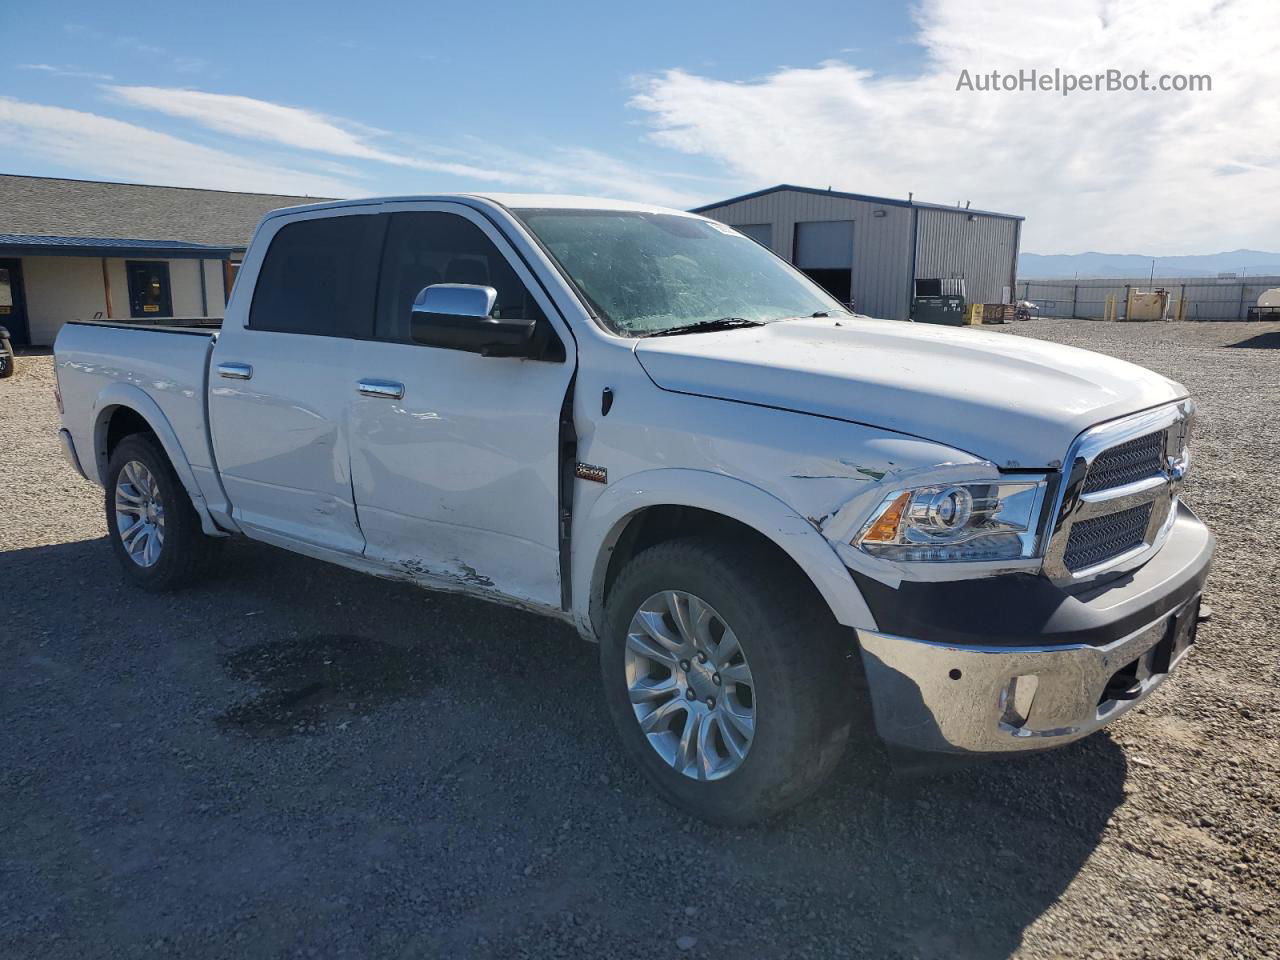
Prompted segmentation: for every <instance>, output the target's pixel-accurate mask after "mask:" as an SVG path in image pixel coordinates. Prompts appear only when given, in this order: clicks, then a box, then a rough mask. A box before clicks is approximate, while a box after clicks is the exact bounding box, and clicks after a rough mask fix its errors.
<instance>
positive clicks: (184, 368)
mask: <svg viewBox="0 0 1280 960" xmlns="http://www.w3.org/2000/svg"><path fill="white" fill-rule="evenodd" d="M215 336H216V334H215V333H214V332H213V331H209V330H196V329H190V330H187V329H181V330H180V329H167V330H160V329H156V328H149V329H148V328H145V327H138V328H130V327H123V326H106V325H94V324H87V323H86V324H81V323H69V324H67V325H66V326H65V327H63V329H62V331H61V333H59V335H58V339H57V343H56V345H55V348H54V355H55V360H56V366H57V371H58V384H59V389H60V391H61V393H62V402H63V407H64V410H65V413H64V415H63V425H64V426H65V427H66V428H67V429H68V430H69V431H70V433H71V436H72V439H73V440H74V442H75V446H76V450H77V452H78V453H79V456H80V461H81V464H82V466H83V467H84V470H85V473H86V474H87V475H88V476H89V478H90V479H91V480H94V481H96V482H98V483H102V480H103V477H102V474H103V472H104V471H105V468H106V439H107V423H108V422H109V420H110V416H109V414H110V412H111V410H112V408H114V407H118V406H128V407H131V408H133V409H135V410H137V412H139V413H140V414H142V415H143V416H144V417H145V418H146V419H148V420H149V421H151V420H152V419H153V418H154V417H157V416H158V417H160V418H162V419H163V424H160V423H153V426H154V427H155V428H156V430H157V433H161V434H162V433H163V432H166V431H171V434H172V436H171V437H165V436H163V435H161V442H162V443H165V444H166V450H167V451H168V452H169V455H170V458H171V459H173V460H174V466H175V468H176V469H177V470H178V473H179V476H180V477H181V476H182V475H183V473H184V472H186V473H188V474H189V476H188V477H183V481H184V484H186V485H187V487H188V491H189V492H191V493H192V495H193V500H195V499H196V497H197V496H199V498H200V499H201V500H202V501H204V503H205V504H207V506H208V509H209V510H210V512H212V513H213V514H214V515H215V516H217V515H219V514H223V513H225V512H226V496H225V494H224V493H223V492H222V487H221V484H220V483H219V481H218V479H217V471H216V469H215V468H214V461H213V452H212V450H211V448H210V444H209V430H208V421H207V416H206V411H207V399H206V398H207V390H208V382H207V377H208V369H209V355H210V352H211V350H212V346H213V341H214V338H215ZM166 441H167V442H166ZM175 441H176V445H177V447H178V449H177V450H173V449H169V445H170V444H171V443H174V442H175ZM179 459H181V461H182V462H179ZM193 484H194V486H195V488H196V489H195V490H194V491H193V490H191V487H192V485H193ZM196 506H197V510H200V508H201V504H199V503H197V505H196Z"/></svg>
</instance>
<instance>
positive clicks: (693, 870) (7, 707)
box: [0, 320, 1280, 960]
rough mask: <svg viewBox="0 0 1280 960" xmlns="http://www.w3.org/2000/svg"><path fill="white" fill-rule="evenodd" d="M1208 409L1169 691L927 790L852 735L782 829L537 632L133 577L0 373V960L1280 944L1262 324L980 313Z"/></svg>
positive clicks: (235, 566) (1278, 488) (1126, 949)
mask: <svg viewBox="0 0 1280 960" xmlns="http://www.w3.org/2000/svg"><path fill="white" fill-rule="evenodd" d="M997 329H1000V330H1002V331H1003V332H1005V333H1007V334H1009V335H1013V336H1032V337H1042V338H1045V339H1049V340H1054V341H1058V342H1063V343H1072V344H1075V345H1080V346H1086V347H1090V348H1092V349H1096V350H1100V351H1102V352H1106V353H1111V354H1114V355H1116V356H1120V357H1124V358H1125V359H1129V360H1134V361H1136V362H1139V363H1142V364H1144V365H1146V366H1149V367H1151V368H1153V369H1155V370H1158V371H1160V372H1161V373H1164V374H1166V375H1169V376H1171V377H1173V378H1175V379H1177V380H1180V381H1182V382H1183V383H1185V384H1187V386H1188V387H1189V388H1190V389H1191V391H1192V393H1193V395H1194V396H1195V397H1196V399H1197V401H1198V403H1199V408H1200V416H1199V421H1198V424H1197V430H1196V435H1195V438H1194V443H1193V464H1192V471H1191V477H1190V482H1189V483H1188V485H1187V488H1186V492H1185V499H1186V500H1187V502H1188V503H1189V504H1190V505H1191V506H1192V507H1193V509H1195V510H1196V511H1197V512H1199V513H1200V515H1201V516H1202V517H1203V518H1204V519H1205V521H1206V522H1207V523H1208V524H1209V525H1210V526H1211V527H1212V528H1213V530H1214V532H1215V533H1216V535H1217V537H1218V546H1219V553H1218V557H1217V561H1216V565H1215V567H1214V570H1213V574H1212V576H1211V578H1210V581H1209V585H1208V589H1207V592H1206V602H1207V603H1208V604H1209V605H1210V606H1211V607H1212V609H1213V613H1214V616H1213V619H1212V620H1211V621H1210V622H1208V623H1206V624H1204V625H1203V627H1202V630H1201V634H1200V640H1199V643H1198V644H1197V646H1196V648H1195V650H1194V651H1193V653H1192V655H1191V656H1190V657H1189V658H1188V660H1187V661H1186V662H1185V663H1184V665H1183V667H1182V668H1181V669H1180V670H1179V671H1178V673H1177V674H1176V675H1175V676H1174V677H1173V678H1171V680H1170V681H1169V682H1168V683H1167V684H1165V686H1164V687H1163V688H1162V689H1161V690H1160V691H1158V692H1157V693H1156V694H1155V695H1154V696H1153V697H1152V699H1151V700H1150V701H1148V702H1147V703H1146V704H1145V705H1143V706H1142V707H1141V708H1139V709H1138V710H1136V711H1135V712H1133V713H1131V714H1130V715H1128V716H1127V717H1125V718H1123V719H1122V720H1120V721H1119V722H1117V723H1116V724H1114V725H1113V726H1111V727H1109V728H1108V729H1107V730H1105V731H1103V732H1102V733H1100V734H1098V735H1096V736H1093V737H1091V738H1089V739H1087V740H1085V741H1083V742H1081V743H1078V744H1076V745H1073V746H1071V747H1067V748H1064V749H1062V750H1060V751H1056V752H1053V753H1050V754H1044V755H1039V756H1033V757H1027V758H1020V759H1017V760H1013V761H1005V762H1000V763H991V764H986V765H982V766H978V767H973V768H968V769H964V770H961V771H957V772H953V773H950V774H947V775H945V776H940V777H931V778H920V777H904V776H902V775H901V774H893V773H891V771H890V770H889V768H888V767H887V765H886V763H885V761H884V759H883V757H882V755H881V753H880V751H879V750H878V748H877V747H876V745H875V743H874V742H873V741H861V742H859V743H857V744H855V747H854V749H851V750H850V753H849V755H848V756H847V758H846V760H845V761H844V763H843V765H842V766H841V768H840V769H839V771H838V772H837V775H836V776H835V778H834V781H833V782H832V783H831V784H830V785H829V787H828V788H827V789H826V790H825V791H824V792H823V793H822V794H821V795H820V796H819V797H818V798H817V799H816V800H814V801H812V802H810V803H808V804H806V805H805V806H803V807H802V808H800V809H799V810H797V811H795V813H794V814H792V815H790V816H788V817H786V818H785V819H782V820H780V821H778V822H775V823H771V824H768V825H765V826H763V827H758V828H755V829H749V830H724V829H719V828H714V827H709V826H707V825H705V824H702V823H700V822H698V821H696V820H692V819H690V818H688V817H686V816H684V815H682V814H680V813H677V812H675V811H673V810H672V809H670V808H668V807H667V806H665V805H664V804H663V803H662V802H660V801H659V800H657V799H656V798H655V796H654V795H653V794H652V793H651V792H650V790H649V789H648V788H647V787H646V786H645V784H644V783H643V782H641V780H640V779H639V777H638V776H637V774H636V773H634V772H633V771H632V770H631V769H630V768H629V767H628V766H627V765H626V764H625V763H624V761H623V759H622V757H621V756H620V754H619V752H618V750H617V748H616V746H615V743H614V739H613V734H612V731H611V730H610V728H609V725H608V719H607V717H606V714H605V710H604V706H603V703H602V702H601V697H600V694H599V690H598V686H597V682H596V667H595V650H594V648H593V647H591V646H589V645H586V644H584V643H582V642H581V641H580V640H579V639H578V638H577V637H576V635H574V634H573V633H572V632H571V631H569V630H568V629H566V628H564V627H562V626H560V625H557V624H555V623H553V622H550V621H544V620H541V619H538V618H536V617H533V616H530V615H526V614H522V613H518V612H512V611H508V610H504V609H499V608H495V607H490V606H486V605H484V604H481V603H479V602H476V601H471V600H466V599H460V598H455V597H449V596H443V595H435V594H428V593H424V592H422V591H419V590H416V589H414V588H412V587H409V586H406V585H398V584H391V583H387V582H383V581H379V580H375V579H370V578H365V577H361V576H359V575H357V574H355V573H351V572H348V571H344V570H340V569H337V568H333V567H329V566H326V565H324V564H321V563H318V562H314V561H310V560H306V559H304V558H301V557H296V556H293V555H290V554H287V553H284V552H281V551H278V550H274V549H272V548H269V547H265V546H260V545H255V544H252V543H234V544H231V545H230V546H229V549H228V550H227V553H226V558H225V562H224V564H223V565H222V568H221V573H220V574H219V575H218V576H216V577H215V578H213V579H211V580H210V581H209V582H208V583H206V584H204V585H202V586H200V587H199V588H196V589H192V590H190V591H187V592H185V593H181V594H176V595H171V596H150V595H146V594H143V593H141V592H138V591H136V590H133V589H130V588H128V587H126V586H125V584H124V583H123V581H122V578H121V575H120V573H119V571H118V568H117V566H116V562H115V560H114V558H113V557H112V555H111V553H110V550H109V548H108V546H107V542H106V539H105V526H104V522H103V519H102V507H101V493H100V491H98V490H97V489H96V488H94V487H91V486H90V485H88V484H87V483H85V482H84V481H82V480H80V479H79V478H78V477H77V476H75V474H74V473H73V472H72V471H71V470H70V468H69V467H67V466H66V465H65V464H64V463H63V461H62V459H61V453H60V450H59V448H58V443H57V440H56V437H55V430H56V426H57V414H56V410H55V408H54V401H53V393H52V388H53V374H52V364H51V360H50V359H49V358H47V357H26V358H21V359H20V360H19V371H18V375H17V376H16V377H15V378H14V379H11V380H5V381H0V592H2V595H3V597H4V603H3V607H2V608H0V956H4V957H14V958H36V957H46V956H47V957H67V958H86V957H134V956H175V955H181V956H183V957H227V956H238V957H257V956H300V957H306V956H318V957H371V956H389V957H406V958H407V957H431V956H441V955H448V956H455V957H456V956H465V957H472V956H476V957H494V958H504V960H505V958H512V957H570V956H590V957H610V958H612V957H637V958H654V957H667V956H670V957H675V956H690V957H721V956H735V957H764V956H769V957H772V956H797V957H821V958H826V957H840V956H859V957H873V958H925V960H932V958H938V960H941V958H956V957H980V958H986V957H993V958H994V957H1007V956H1015V957H1088V958H1093V957H1113V956H1120V957H1170V958H1188V957H1195V958H1206V957H1226V956H1238V957H1277V956H1280V894H1278V893H1277V889H1278V888H1280V862H1278V859H1277V855H1278V853H1280V776H1278V775H1277V771H1278V770H1280V704H1278V703H1277V696H1276V692H1277V680H1278V679H1280V653H1278V648H1280V643H1278V642H1277V638H1280V601H1277V593H1278V592H1280V576H1278V569H1277V568H1278V564H1277V547H1276V544H1277V542H1280V508H1278V507H1277V504H1278V503H1280V470H1278V469H1277V466H1278V465H1280V429H1278V428H1277V418H1278V417H1280V324H1102V323H1090V322H1087V321H1061V320H1037V321H1031V322H1028V323H1022V324H1016V325H1012V326H1008V327H1002V328H997Z"/></svg>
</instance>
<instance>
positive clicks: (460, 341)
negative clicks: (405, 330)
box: [409, 283, 535, 357]
mask: <svg viewBox="0 0 1280 960" xmlns="http://www.w3.org/2000/svg"><path fill="white" fill-rule="evenodd" d="M497 299H498V292H497V291H496V290H494V289H493V287H485V286H480V285H478V284H471V283H434V284H432V285H431V286H429V287H423V288H422V290H421V291H420V292H419V293H418V296H417V297H416V298H415V299H414V301H413V311H412V314H411V315H410V322H409V323H410V333H411V335H412V337H413V339H414V340H415V341H416V342H418V343H422V344H426V345H427V346H429V347H440V348H442V349H445V350H463V351H466V352H467V353H478V354H480V355H481V356H485V357H527V356H529V353H530V350H531V348H532V343H533V332H534V327H535V321H533V320H531V319H530V320H526V319H510V320H500V319H497V318H496V317H493V316H492V313H493V307H494V304H495V303H496V302H497Z"/></svg>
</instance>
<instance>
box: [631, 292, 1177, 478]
mask: <svg viewBox="0 0 1280 960" xmlns="http://www.w3.org/2000/svg"><path fill="white" fill-rule="evenodd" d="M635 352H636V358H637V359H638V360H639V361H640V364H641V366H642V367H643V368H644V370H645V372H646V373H647V374H648V375H649V377H650V379H652V380H653V382H654V383H655V384H657V385H658V386H659V387H661V388H662V389H664V390H671V391H675V392H678V393H689V394H695V395H697V396H704V397H715V398H719V399H723V400H733V401H737V402H740V403H753V404H759V405H761V406H768V407H776V408H779V409H783V410H794V411H797V412H799V413H808V414H817V415H819V416H824V417H834V418H836V419H840V420H849V421H853V422H856V423H863V424H867V425H869V426H873V427H880V428H883V429H887V430H893V431H896V432H898V433H906V434H911V435H913V436H917V437H923V438H925V439H928V440H933V441H935V442H938V443H944V444H946V445H947V446H951V447H955V448H957V449H959V450H963V451H966V452H968V453H971V454H974V455H976V456H979V457H982V458H983V459H985V460H990V461H991V462H993V463H995V464H996V465H998V466H1000V467H1056V466H1058V465H1059V464H1060V463H1061V461H1062V458H1063V457H1064V456H1065V455H1066V452H1067V447H1068V446H1070V444H1071V441H1072V440H1073V439H1075V437H1076V436H1077V435H1078V434H1079V433H1080V432H1081V431H1082V430H1084V429H1086V428H1087V427H1091V426H1093V425H1094V424H1097V423H1101V422H1102V421H1104V420H1112V419H1114V418H1116V417H1121V416H1124V415H1125V414H1128V413H1133V412H1135V411H1138V410H1144V409H1147V408H1150V407H1154V406H1158V405H1160V404H1162V403H1167V402H1170V401H1173V400H1177V399H1180V398H1182V397H1185V396H1186V393H1187V391H1186V389H1185V388H1183V387H1182V386H1181V385H1180V384H1177V383H1174V382H1173V381H1172V380H1168V379H1166V378H1165V377H1162V376H1160V375H1159V374H1156V373H1152V372H1151V371H1150V370H1146V369H1144V368H1143V367H1139V366H1135V365H1134V364H1131V363H1126V362H1124V361H1123V360H1116V359H1114V358H1113V357H1107V356H1103V355H1102V354H1098V353H1092V352H1090V351H1088V350H1078V349H1076V348H1075V347H1064V346H1059V345H1058V344H1054V343H1047V342H1045V341H1043V340H1032V339H1029V338H1025V337H1015V336H1011V335H1009V334H1003V333H991V332H984V331H981V330H972V329H967V328H962V327H940V326H932V325H925V324H914V323H903V322H900V321H894V320H873V319H870V318H863V317H859V318H856V319H853V318H841V319H839V320H831V319H825V318H815V319H803V320H788V321H784V322H780V323H771V324H769V325H767V326H763V327H751V328H742V329H737V330H725V331H720V332H715V333H700V334H686V335H683V336H675V337H652V338H647V339H644V340H640V341H639V342H638V343H637V345H636V350H635Z"/></svg>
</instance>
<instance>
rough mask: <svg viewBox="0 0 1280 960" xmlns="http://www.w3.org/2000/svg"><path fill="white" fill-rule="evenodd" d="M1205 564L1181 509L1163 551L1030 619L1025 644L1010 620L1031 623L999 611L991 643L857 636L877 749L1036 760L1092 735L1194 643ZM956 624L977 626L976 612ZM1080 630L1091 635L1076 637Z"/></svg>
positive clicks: (1199, 541) (1199, 534)
mask: <svg viewBox="0 0 1280 960" xmlns="http://www.w3.org/2000/svg"><path fill="white" fill-rule="evenodd" d="M1212 555H1213V537H1212V535H1211V534H1210V533H1209V531H1208V530H1207V529H1206V528H1205V527H1204V525H1203V524H1201V523H1200V521H1199V520H1197V519H1196V517H1195V516H1194V515H1193V514H1192V513H1191V512H1190V510H1187V509H1186V508H1185V507H1180V508H1179V516H1178V519H1177V521H1176V523H1175V526H1174V530H1173V532H1172V533H1171V535H1170V538H1169V540H1168V541H1166V543H1165V544H1164V546H1163V548H1162V549H1161V551H1160V553H1159V554H1157V556H1156V557H1153V558H1152V560H1151V561H1149V562H1148V564H1147V565H1146V566H1145V567H1143V568H1142V569H1141V570H1138V571H1135V572H1134V573H1133V574H1132V575H1129V576H1128V577H1126V578H1125V579H1124V580H1121V581H1117V582H1116V583H1115V584H1112V585H1109V586H1107V587H1103V588H1101V589H1096V590H1092V591H1090V592H1088V593H1086V594H1082V595H1079V594H1076V595H1073V594H1068V593H1065V592H1064V593H1062V594H1061V595H1060V596H1059V598H1058V601H1057V603H1056V605H1054V606H1052V608H1051V609H1045V610H1043V611H1041V612H1040V615H1039V616H1038V617H1035V618H1033V619H1034V620H1035V621H1037V622H1039V623H1041V624H1043V625H1044V629H1042V630H1041V631H1040V632H1038V633H1030V632H1028V633H1026V634H1024V635H1023V636H1022V638H1021V642H1016V640H1015V638H1013V637H1011V636H1010V635H1009V633H1008V630H1007V620H1008V619H1014V620H1025V619H1026V618H1027V611H1025V610H1023V611H1021V612H1020V615H1015V616H1012V617H1006V616H1004V615H1003V613H1004V611H1002V609H1001V607H1000V606H996V607H991V608H988V611H987V615H988V616H989V617H990V618H991V634H990V636H991V638H992V640H994V641H995V642H993V643H991V642H988V643H984V642H981V641H980V640H979V638H978V637H974V636H972V635H966V637H965V639H966V640H971V641H972V640H978V642H967V643H965V642H962V643H957V642H954V641H953V640H951V639H950V637H948V638H947V639H945V640H937V639H930V638H914V637H908V636H903V635H901V634H895V633H889V632H873V631H865V630H864V631H859V633H858V636H859V641H860V643H861V647H862V659H863V663H864V665H865V667H866V673H867V681H868V685H869V687H870V691H871V699H872V706H873V709H874V713H875V719H876V727H877V729H878V731H879V733H880V735H881V737H882V738H883V739H884V740H885V741H886V742H887V743H889V744H890V745H892V746H896V747H905V748H908V749H910V750H922V751H931V752H942V753H953V754H957V753H958V754H967V753H1003V752H1008V751H1015V750H1043V749H1046V748H1049V747H1054V746H1059V745H1061V744H1064V743H1070V742H1071V741H1073V740H1078V739H1080V738H1081V737H1084V736H1087V735H1088V734H1090V733H1093V732H1094V731H1095V730H1098V729H1099V728H1101V727H1102V726H1104V725H1105V724H1107V723H1110V722H1111V721H1112V720H1114V719H1116V718H1117V717H1119V716H1121V715H1123V714H1124V713H1126V712H1127V711H1129V710H1131V709H1132V708H1133V707H1134V706H1136V705H1137V704H1138V703H1140V702H1142V701H1143V700H1144V699H1146V697H1148V696H1149V695H1150V694H1151V692H1152V691H1154V690H1155V689H1156V688H1157V687H1158V686H1160V684H1161V683H1163V682H1164V680H1165V678H1166V677H1168V675H1169V673H1170V672H1171V671H1172V670H1173V668H1174V667H1176V666H1177V665H1178V663H1179V662H1180V661H1181V659H1182V658H1183V656H1184V655H1185V653H1186V651H1187V649H1188V648H1189V647H1190V646H1191V644H1192V643H1193V642H1194V640H1195V633H1196V623H1197V620H1198V617H1199V607H1200V594H1201V590H1202V589H1203V586H1204V580H1205V578H1206V576H1207V575H1208V568H1209V563H1210V560H1211V558H1212ZM1020 584H1021V581H1020V580H1014V581H1011V582H1010V589H1011V591H1012V595H1015V596H1016V595H1020V594H1025V592H1026V591H1025V590H1022V589H1021V587H1020ZM946 589H947V590H948V591H952V590H953V589H954V588H952V587H948V588H946ZM948 596H950V592H949V593H948ZM988 599H989V597H988ZM1064 608H1065V610H1064ZM1004 610H1005V611H1007V610H1008V607H1007V606H1005V608H1004ZM873 612H875V613H876V615H877V619H878V621H879V622H880V623H881V625H882V627H883V626H884V623H885V620H884V619H882V618H881V617H880V611H878V610H874V608H873ZM912 615H913V616H919V608H916V612H915V613H914V614H912ZM1064 618H1067V619H1068V620H1069V621H1070V626H1071V627H1073V628H1074V629H1062V630H1055V629H1053V628H1051V626H1050V625H1051V624H1056V625H1058V626H1066V624H1064V622H1063V620H1064ZM886 619H892V618H886ZM964 620H965V622H966V624H969V625H974V622H975V621H974V618H973V611H972V610H968V611H966V616H965V617H964ZM1135 622H1136V623H1137V624H1138V625H1137V626H1136V627H1135V626H1134V624H1135ZM1085 623H1088V624H1093V625H1094V627H1095V629H1093V630H1090V631H1088V632H1085V631H1083V630H1081V629H1079V628H1080V627H1081V625H1082V624H1085ZM1117 627H1119V628H1121V629H1122V632H1121V633H1120V635H1119V636H1117V635H1116V632H1117ZM1068 637H1069V638H1070V639H1067V638H1068ZM1090 641H1093V642H1090Z"/></svg>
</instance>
